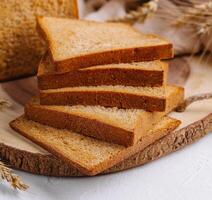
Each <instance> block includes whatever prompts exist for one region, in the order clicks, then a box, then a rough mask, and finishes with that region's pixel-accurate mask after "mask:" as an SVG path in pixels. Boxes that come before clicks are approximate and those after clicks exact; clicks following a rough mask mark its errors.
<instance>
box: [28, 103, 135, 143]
mask: <svg viewBox="0 0 212 200" xmlns="http://www.w3.org/2000/svg"><path fill="white" fill-rule="evenodd" d="M25 116H26V118H28V119H30V120H33V121H35V122H39V123H41V124H44V125H48V126H52V127H54V128H59V129H68V130H72V131H75V132H76V133H80V134H83V135H87V136H91V137H94V138H97V139H101V140H104V141H106V142H112V143H115V144H120V145H124V146H131V145H133V144H134V143H135V141H134V132H133V131H128V130H125V129H122V128H119V127H115V126H112V125H110V124H106V123H103V122H100V121H98V120H95V119H92V118H86V117H83V116H78V115H73V114H68V113H65V112H60V111H56V110H50V109H45V108H44V107H40V106H36V105H33V104H27V105H26V106H25Z"/></svg>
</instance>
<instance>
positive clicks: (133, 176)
mask: <svg viewBox="0 0 212 200" xmlns="http://www.w3.org/2000/svg"><path fill="white" fill-rule="evenodd" d="M15 172H16V173H17V174H19V175H20V176H22V178H23V179H24V181H25V182H26V183H27V184H29V185H30V189H29V190H27V191H26V192H19V191H14V190H11V189H10V188H9V187H8V185H7V184H6V183H1V185H0V199H1V200H12V199H22V200H59V199H60V200H63V199H64V200H69V199H71V200H75V199H76V200H79V199H83V200H84V199H85V200H90V199H91V200H99V199H101V200H106V199H107V200H113V199H114V200H117V199H123V200H124V199H133V200H141V199H145V200H156V199H163V200H170V199H171V200H175V199H176V200H200V199H204V200H211V198H212V134H209V135H207V136H206V137H205V138H203V139H202V140H200V141H199V142H197V143H195V144H193V145H191V146H188V147H186V148H184V149H182V150H181V151H178V152H176V153H173V154H170V155H168V156H166V157H164V158H162V159H159V160H157V161H154V162H152V163H149V164H147V165H145V166H143V167H138V168H135V169H132V170H128V171H124V172H120V173H116V174H111V175H105V176H97V177H89V178H49V177H44V176H36V175H31V174H28V173H25V172H20V171H15Z"/></svg>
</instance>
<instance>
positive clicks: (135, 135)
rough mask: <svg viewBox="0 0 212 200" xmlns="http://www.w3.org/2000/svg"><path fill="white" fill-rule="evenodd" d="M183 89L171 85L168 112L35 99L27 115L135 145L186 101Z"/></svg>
mask: <svg viewBox="0 0 212 200" xmlns="http://www.w3.org/2000/svg"><path fill="white" fill-rule="evenodd" d="M183 94H184V92H183V89H182V88H179V87H175V86H167V96H166V98H167V106H166V110H165V111H164V112H147V111H144V110H136V109H117V108H105V107H101V106H79V105H78V106H44V105H40V104H39V99H33V100H32V101H31V102H30V103H28V104H27V105H26V107H25V116H26V117H27V118H28V119H31V120H33V121H36V122H39V123H42V124H45V125H49V126H52V127H55V128H60V129H70V130H72V131H74V132H77V133H80V134H84V135H88V136H91V137H95V138H98V139H101V140H104V141H107V142H113V143H117V144H120V145H124V146H130V145H133V144H135V143H136V142H137V141H138V140H139V139H140V138H141V137H143V136H145V135H146V134H147V133H148V131H149V130H150V129H151V128H152V127H153V126H154V124H156V123H157V122H158V121H159V120H160V119H161V117H163V116H164V115H166V114H167V113H169V112H170V111H172V110H173V109H174V108H175V107H176V106H178V104H179V103H181V101H182V100H183Z"/></svg>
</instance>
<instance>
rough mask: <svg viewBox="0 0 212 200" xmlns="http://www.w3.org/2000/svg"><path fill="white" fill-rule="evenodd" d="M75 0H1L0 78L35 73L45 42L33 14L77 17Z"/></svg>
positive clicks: (7, 78)
mask: <svg viewBox="0 0 212 200" xmlns="http://www.w3.org/2000/svg"><path fill="white" fill-rule="evenodd" d="M77 12H78V11H77V3H76V0H45V1H43V0H1V3H0V30H1V33H0V81H4V80H9V79H12V78H17V77H20V76H26V75H32V74H35V73H36V70H37V66H38V64H39V61H40V59H41V57H42V55H43V53H44V52H45V51H46V45H45V44H44V42H43V41H41V40H40V38H39V36H38V34H37V32H36V16H38V15H39V16H43V15H44V16H55V17H56V16H58V17H59V16H60V17H65V16H66V17H72V16H74V17H77V15H78V14H77Z"/></svg>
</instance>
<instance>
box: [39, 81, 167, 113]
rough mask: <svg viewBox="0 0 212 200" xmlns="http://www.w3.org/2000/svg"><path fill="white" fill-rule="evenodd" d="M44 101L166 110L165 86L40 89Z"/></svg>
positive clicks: (47, 102) (43, 103) (151, 110)
mask: <svg viewBox="0 0 212 200" xmlns="http://www.w3.org/2000/svg"><path fill="white" fill-rule="evenodd" d="M40 104H41V105H70V106H73V105H84V106H87V105H92V106H96V105H99V106H105V107H117V108H124V109H144V110H147V111H150V112H153V111H161V112H162V111H164V110H165V107H166V89H165V87H131V86H121V85H116V86H107V85H103V86H87V87H86V86H82V87H69V88H59V89H49V90H40Z"/></svg>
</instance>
